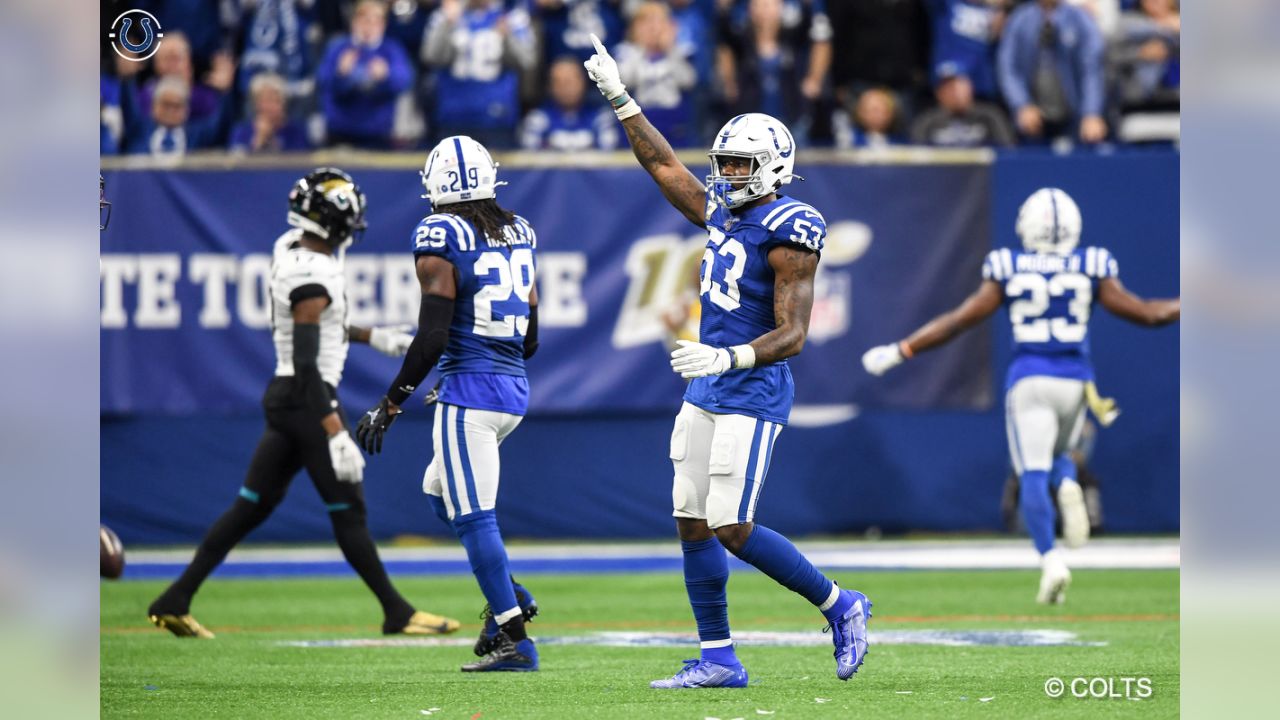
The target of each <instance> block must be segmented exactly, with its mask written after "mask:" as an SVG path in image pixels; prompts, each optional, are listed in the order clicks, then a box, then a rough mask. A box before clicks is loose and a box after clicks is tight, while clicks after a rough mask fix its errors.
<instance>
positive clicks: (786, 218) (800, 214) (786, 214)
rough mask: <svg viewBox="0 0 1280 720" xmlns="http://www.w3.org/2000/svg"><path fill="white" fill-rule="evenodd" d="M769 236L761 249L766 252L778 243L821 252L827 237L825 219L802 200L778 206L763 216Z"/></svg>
mask: <svg viewBox="0 0 1280 720" xmlns="http://www.w3.org/2000/svg"><path fill="white" fill-rule="evenodd" d="M764 226H765V228H767V229H768V230H769V237H768V238H767V239H766V240H765V241H764V243H763V244H762V245H763V249H764V251H765V252H766V253H767V252H769V251H770V250H772V249H773V248H775V247H778V246H779V245H787V246H798V247H800V248H803V249H805V250H809V251H810V252H815V253H821V252H822V246H823V241H824V240H825V239H826V237H827V221H826V220H825V219H823V217H822V214H821V213H819V212H818V211H817V210H814V209H813V208H812V207H810V206H809V205H807V204H805V203H802V202H793V203H790V204H783V205H780V206H778V207H777V208H776V209H774V210H773V211H772V212H770V213H769V214H768V215H766V216H765V218H764Z"/></svg>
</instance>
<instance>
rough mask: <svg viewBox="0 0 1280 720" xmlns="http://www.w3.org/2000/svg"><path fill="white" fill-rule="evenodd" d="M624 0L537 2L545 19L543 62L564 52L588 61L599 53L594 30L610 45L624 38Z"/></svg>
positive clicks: (537, 12) (545, 62) (602, 40)
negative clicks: (595, 45)
mask: <svg viewBox="0 0 1280 720" xmlns="http://www.w3.org/2000/svg"><path fill="white" fill-rule="evenodd" d="M621 6H622V0H564V4H563V5H560V6H558V7H542V6H541V5H538V4H535V5H534V9H533V12H534V14H535V15H537V16H538V17H540V18H541V19H542V34H543V53H542V57H543V64H544V65H548V66H549V65H550V64H551V63H553V62H555V61H556V59H558V58H560V57H562V56H564V55H572V56H574V57H576V58H578V59H579V60H582V61H584V62H585V61H586V60H588V59H590V58H591V56H592V55H594V54H595V52H596V49H595V47H594V46H593V45H592V44H591V34H592V33H595V34H596V36H597V37H599V38H600V42H602V43H604V44H605V46H606V47H613V45H614V44H616V43H618V42H621V41H622V37H623V34H624V33H625V32H626V23H624V22H623V20H622V12H621V10H620V7H621Z"/></svg>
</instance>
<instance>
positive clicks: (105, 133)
mask: <svg viewBox="0 0 1280 720" xmlns="http://www.w3.org/2000/svg"><path fill="white" fill-rule="evenodd" d="M98 128H99V134H100V138H99V145H98V153H99V154H100V155H116V154H118V153H119V152H120V145H121V143H122V142H123V140H124V112H123V111H122V110H121V108H120V81H119V80H118V79H116V78H114V77H111V76H110V75H107V74H106V73H102V74H101V76H100V78H99V82H98Z"/></svg>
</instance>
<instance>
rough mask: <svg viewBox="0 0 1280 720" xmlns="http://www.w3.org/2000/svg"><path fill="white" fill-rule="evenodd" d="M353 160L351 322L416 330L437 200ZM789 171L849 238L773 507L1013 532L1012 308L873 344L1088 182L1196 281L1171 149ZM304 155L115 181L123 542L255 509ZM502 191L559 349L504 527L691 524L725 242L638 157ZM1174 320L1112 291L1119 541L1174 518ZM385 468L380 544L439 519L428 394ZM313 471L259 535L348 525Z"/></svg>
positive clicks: (1119, 240) (1112, 215) (525, 431)
mask: <svg viewBox="0 0 1280 720" xmlns="http://www.w3.org/2000/svg"><path fill="white" fill-rule="evenodd" d="M346 169H348V170H349V171H350V172H351V173H352V174H353V175H354V176H355V177H356V179H357V180H358V181H359V182H360V183H361V185H362V186H363V187H364V188H365V190H366V191H367V192H368V195H369V200H370V211H369V219H370V229H369V232H368V233H367V235H366V237H365V241H364V242H363V243H362V244H361V245H359V246H357V247H356V248H355V249H354V250H353V251H352V252H351V253H350V254H349V255H348V257H347V273H348V278H349V283H348V300H349V305H350V308H351V310H350V312H351V315H350V322H352V323H353V324H362V325H376V324H386V323H402V322H410V323H411V322H413V321H414V320H415V319H416V316H417V303H418V297H419V292H418V288H417V285H416V281H415V280H414V277H413V269H412V260H411V257H410V248H411V247H412V242H411V240H412V238H411V237H410V235H411V233H412V231H413V228H414V226H415V225H416V223H417V221H418V220H419V219H420V218H421V217H422V215H424V214H425V212H426V210H427V208H426V205H425V201H423V200H421V199H420V198H419V195H420V194H421V186H420V185H419V183H418V177H417V173H416V171H414V170H412V169H402V170H391V169H386V168H380V169H370V168H364V167H358V166H352V167H348V168H346ZM797 170H798V172H800V173H801V174H802V175H804V176H805V177H806V178H807V181H806V182H797V183H795V184H793V185H791V186H790V187H789V190H790V191H791V192H792V193H793V194H794V196H795V197H797V198H799V199H802V200H806V201H808V202H810V203H812V204H813V205H814V206H816V207H817V208H818V209H819V210H820V211H821V212H822V213H823V214H824V215H825V216H826V219H827V222H828V224H829V226H830V228H831V232H830V238H829V239H828V241H827V249H826V251H825V252H824V253H823V256H822V262H821V265H820V268H821V269H820V275H819V277H818V280H817V287H816V301H815V305H814V313H813V317H812V322H811V328H810V337H809V342H808V343H807V344H806V346H805V348H804V352H803V353H802V354H801V355H800V356H799V357H798V358H796V359H795V360H794V361H793V365H792V367H793V371H794V375H795V379H796V388H797V406H796V409H795V411H794V412H793V414H792V423H791V426H790V427H788V428H787V429H786V430H785V431H784V432H783V433H782V434H781V436H780V437H779V439H778V442H777V446H776V449H775V452H774V456H773V461H772V463H771V465H770V470H769V477H768V481H767V483H766V484H765V486H764V489H763V491H762V495H761V500H760V504H759V514H758V518H759V520H760V522H762V523H765V524H767V525H769V526H770V527H774V528H776V529H778V530H779V531H782V532H785V533H787V534H791V535H797V536H799V535H805V534H814V533H822V534H834V533H852V532H862V531H864V530H867V529H869V528H878V529H880V530H883V531H885V532H887V533H889V532H895V531H908V530H931V531H994V530H998V529H999V528H1000V527H1001V519H1000V514H999V503H1000V494H1001V488H1002V487H1003V485H1004V482H1005V480H1006V478H1007V477H1008V475H1009V473H1010V467H1009V460H1008V451H1007V448H1006V441H1005V426H1004V418H1003V412H1002V405H1003V404H1002V402H1000V401H999V398H1000V393H1001V389H1002V388H1003V384H1004V371H1005V368H1006V367H1007V365H1008V359H1009V348H1010V331H1009V322H1008V319H1007V315H1006V314H1005V312H1003V311H1001V312H1000V313H998V314H997V315H996V316H995V317H994V318H993V319H992V321H991V322H989V323H987V324H986V325H984V326H983V327H981V328H978V329H975V330H974V331H972V332H970V333H968V334H966V335H965V336H964V337H962V338H961V339H960V340H959V341H957V342H956V343H953V344H952V345H950V346H948V347H946V348H943V349H941V350H939V351H937V352H931V353H928V354H925V355H922V356H920V357H919V358H917V359H915V360H913V361H912V362H910V363H906V364H905V365H903V366H902V367H900V368H898V369H896V370H894V372H893V373H891V374H890V375H887V376H886V377H884V378H879V379H873V378H871V377H869V376H868V375H867V374H866V373H865V372H864V371H863V370H862V367H861V364H860V362H859V358H860V356H861V354H862V353H863V352H864V351H865V350H866V349H867V348H869V347H871V346H873V345H877V344H881V343H884V342H889V341H891V340H894V339H896V338H900V337H902V336H903V335H904V334H905V333H907V332H910V331H911V330H912V329H914V328H915V327H916V326H917V325H919V324H920V323H922V322H924V321H925V320H927V319H928V318H929V317H931V316H932V315H934V314H935V313H938V312H941V311H943V310H946V309H948V308H950V307H951V306H953V305H954V304H956V303H958V302H959V301H961V300H962V299H963V298H964V297H965V296H966V295H967V294H968V293H970V292H971V291H972V290H974V289H975V288H976V287H977V286H978V284H979V282H980V267H981V262H982V258H983V256H984V254H985V253H986V252H987V251H988V250H989V249H990V248H992V247H1012V246H1015V245H1016V244H1017V242H1018V240H1017V238H1016V237H1015V236H1014V233H1013V226H1014V218H1015V215H1016V212H1017V208H1018V206H1019V204H1020V203H1021V202H1022V201H1023V199H1025V198H1026V196H1027V195H1028V194H1030V193H1031V192H1032V191H1033V190H1035V189H1037V188H1039V187H1042V186H1045V185H1054V186H1058V187H1061V188H1063V189H1064V190H1066V191H1067V192H1069V193H1070V194H1071V195H1072V196H1073V197H1074V198H1075V199H1076V201H1077V203H1078V204H1079V205H1080V208H1081V211H1082V212H1083V215H1084V239H1083V242H1085V243H1087V244H1091V245H1100V246H1104V247H1106V248H1108V249H1109V250H1110V251H1111V252H1112V253H1113V254H1114V255H1115V257H1116V258H1117V259H1118V261H1119V264H1120V268H1121V277H1122V278H1123V279H1124V283H1125V285H1126V286H1127V287H1129V288H1130V289H1132V290H1133V291H1135V292H1137V293H1139V294H1141V295H1144V296H1148V297H1168V296H1173V295H1177V293H1178V231H1179V227H1178V187H1179V178H1178V155H1177V153H1175V152H1148V153H1141V152H1139V153H1118V154H1115V155H1112V156H1100V155H1076V156H1072V157H1066V158H1062V157H1054V156H1051V155H1048V154H1046V155H1044V156H1034V155H1028V154H1027V153H1025V152H1022V153H1018V154H1014V155H1009V156H1003V155H1002V156H1000V157H998V158H996V160H995V162H994V164H990V165H983V164H977V165H966V164H942V165H864V164H855V165H845V164H833V163H821V164H817V163H815V164H811V165H809V166H805V165H804V164H802V165H798V166H797ZM302 171H304V170H299V169H293V170H288V171H284V170H274V169H244V168H241V169H235V170H224V171H218V170H192V169H184V170H176V171H156V170H112V171H109V172H108V173H107V191H108V195H109V196H110V198H109V199H110V200H112V202H113V203H114V204H115V207H114V211H115V212H114V214H113V217H112V221H111V227H110V229H109V230H108V231H107V232H105V233H103V234H102V253H103V255H102V259H103V267H102V289H101V293H102V296H101V310H102V336H101V337H102V364H101V373H102V383H101V385H102V397H101V401H102V409H103V421H102V428H101V431H102V438H101V448H102V458H101V468H102V483H101V488H102V497H101V501H102V502H101V506H102V518H103V521H104V522H106V523H107V524H108V525H110V526H112V527H113V528H114V529H115V530H116V531H117V532H118V533H119V534H120V536H121V538H122V539H123V540H124V541H125V542H126V543H175V542H187V543H189V542H195V541H198V540H199V539H200V537H201V536H202V534H203V533H204V531H205V530H206V529H207V528H208V526H209V524H210V523H212V522H213V521H214V520H215V519H216V518H217V517H218V515H219V514H220V513H221V512H222V511H223V510H224V509H225V508H226V506H227V505H228V504H230V503H231V501H232V500H233V499H234V498H235V496H236V492H237V490H238V488H239V486H240V483H241V482H242V479H243V476H244V471H245V469H246V466H247V463H248V460H249V457H250V455H251V454H252V452H253V448H254V445H255V444H256V442H257V439H258V435H259V434H260V433H261V431H262V418H261V413H260V410H259V404H258V402H259V397H260V395H261V393H262V391H263V389H265V387H266V384H267V382H268V380H269V377H270V375H271V372H272V369H273V367H274V364H273V358H272V346H271V341H270V337H269V334H268V330H267V327H266V325H267V315H266V307H267V306H266V304H265V297H264V290H265V285H264V277H265V275H266V273H267V272H268V268H269V262H270V260H269V252H270V249H271V244H272V241H273V240H274V238H275V237H276V236H277V235H278V234H279V233H280V232H282V231H283V230H284V229H285V225H284V216H285V195H286V193H287V192H288V188H289V187H290V185H291V184H292V182H293V180H294V179H295V178H296V176H297V175H298V174H300V172H302ZM502 173H503V176H504V178H505V179H507V180H509V181H510V183H511V185H510V186H508V187H505V188H503V189H502V190H501V191H500V199H501V200H502V202H503V204H504V205H507V206H508V207H510V208H512V209H514V210H515V211H517V212H519V213H520V214H522V215H524V216H525V217H527V218H529V220H530V221H531V222H532V223H533V225H534V227H535V228H536V229H537V231H538V236H539V262H538V275H539V277H538V282H539V288H538V291H539V299H540V310H539V319H540V324H541V326H542V330H541V332H540V334H541V339H542V345H541V348H540V349H539V352H538V355H537V356H536V357H534V358H533V359H532V360H531V362H530V365H529V372H530V381H531V385H532V390H533V398H532V402H531V411H530V412H531V415H530V417H528V418H527V419H526V420H525V421H524V422H523V423H522V425H521V427H520V428H519V429H518V430H517V431H516V432H515V433H513V434H512V436H511V437H510V438H509V439H508V440H507V441H506V442H505V443H504V444H503V448H502V453H503V458H502V459H503V467H502V473H503V477H502V489H501V493H500V499H499V513H500V518H501V523H502V529H503V532H504V534H505V535H507V536H511V537H562V538H563V537H598V538H609V537H658V536H664V537H673V536H674V535H673V533H674V527H673V523H672V520H671V505H670V502H671V463H670V461H669V460H668V459H667V458H668V450H669V436H670V432H671V421H672V418H673V417H674V415H675V413H676V412H677V410H678V409H679V405H680V396H681V393H682V388H683V386H682V383H681V381H680V380H679V378H677V377H676V376H674V375H673V374H672V373H671V372H670V369H669V365H668V363H667V357H666V348H667V343H668V335H669V333H670V331H669V330H668V328H667V326H668V323H670V322H673V320H672V318H673V317H675V316H678V315H679V314H680V313H679V311H680V310H681V308H682V307H683V306H684V303H685V302H687V300H688V299H689V297H690V296H691V294H692V288H693V279H694V276H695V267H696V263H697V261H698V258H699V256H700V254H701V248H702V246H703V244H704V242H705V239H704V236H703V235H702V233H701V232H700V231H698V230H697V228H694V227H693V226H691V225H689V224H688V223H686V222H684V221H683V220H682V219H681V218H680V216H679V215H678V214H677V213H676V212H675V210H673V209H672V208H670V206H668V205H667V204H666V202H665V201H664V200H663V199H662V196H661V195H660V193H659V192H658V190H657V188H656V187H655V186H654V184H653V182H652V181H651V180H650V179H649V178H648V176H647V175H645V174H644V173H643V172H642V171H641V170H639V169H638V168H635V167H634V166H631V165H630V164H629V163H628V164H627V165H625V166H621V167H599V166H593V167H582V168H566V167H556V168H538V167H520V168H511V169H508V168H507V167H505V166H504V168H503V170H502ZM1178 339H1179V329H1178V327H1177V326H1176V325H1174V326H1170V327H1166V328H1162V329H1158V330H1147V329H1143V328H1137V327H1134V326H1132V325H1130V324H1128V323H1124V322H1122V321H1120V320H1118V319H1116V318H1114V317H1111V316H1110V315H1108V314H1107V313H1106V312H1105V311H1103V310H1101V309H1098V310H1097V312H1095V313H1094V317H1093V320H1092V321H1091V323H1090V340H1091V346H1092V355H1093V360H1094V365H1095V367H1096V370H1097V374H1098V381H1099V385H1100V387H1101V389H1102V391H1103V393H1104V394H1107V395H1114V396H1115V397H1116V398H1117V399H1118V400H1119V402H1120V405H1121V407H1122V408H1123V410H1124V412H1123V414H1122V415H1121V416H1120V419H1119V420H1118V421H1117V422H1116V424H1115V425H1114V426H1112V427H1110V428H1107V429H1105V430H1102V431H1101V432H1099V434H1098V438H1097V444H1096V449H1095V450H1094V452H1093V457H1092V459H1091V463H1090V464H1091V468H1092V470H1093V472H1094V473H1095V475H1096V476H1097V477H1098V478H1099V480H1100V483H1101V492H1102V500H1103V507H1104V523H1105V529H1106V530H1107V531H1108V532H1148V533H1150V532H1177V531H1178V522H1179V510H1180V508H1179V495H1178V479H1179V466H1178V456H1179V452H1178V450H1179V447H1178V427H1179V423H1178V413H1179V385H1178V371H1179V368H1178ZM397 366H398V363H397V362H396V361H394V360H391V359H389V358H386V357H383V356H381V355H379V354H377V353H375V352H373V351H371V350H369V349H367V348H361V347H356V348H353V349H352V352H351V357H350V361H349V362H348V365H347V373H346V376H345V378H344V380H343V383H342V387H341V388H340V395H341V397H342V399H343V402H344V403H345V404H346V406H347V409H348V411H350V412H359V411H360V410H363V409H364V408H365V407H367V406H369V405H371V404H373V402H375V401H376V400H377V398H378V397H379V396H380V395H381V394H382V393H383V392H384V390H385V388H386V386H387V384H388V383H389V381H390V379H391V378H392V377H393V376H394V374H395V372H396V369H397ZM407 409H408V410H409V414H408V415H407V416H406V417H405V419H404V420H403V421H401V422H399V423H397V424H396V427H395V428H394V429H393V431H392V433H391V435H390V436H389V438H388V442H387V446H386V448H385V449H384V452H383V453H382V454H381V455H379V456H377V457H375V458H371V459H370V461H369V465H368V467H367V469H366V477H365V491H366V497H367V501H368V505H369V523H370V528H371V530H372V531H373V533H374V535H375V537H377V538H380V539H386V538H390V537H394V536H396V535H400V534H422V535H438V536H447V535H449V531H448V529H447V528H445V527H444V526H443V525H442V524H441V523H440V522H439V521H437V520H436V519H435V517H434V515H433V514H432V512H431V510H430V508H429V506H428V505H427V504H426V502H425V501H424V500H423V498H422V491H421V481H422V473H423V470H424V468H425V467H426V465H427V463H428V461H429V460H430V456H431V442H430V427H431V413H430V412H429V411H424V410H423V409H422V407H421V406H420V405H418V404H416V403H411V404H410V405H409V406H407ZM309 486H310V483H309V482H308V481H307V480H306V478H305V477H303V476H301V475H300V476H299V478H298V479H297V480H295V483H294V488H293V489H292V490H291V491H290V493H289V495H290V496H289V497H288V498H286V500H285V501H284V502H283V503H282V504H281V505H280V506H279V508H278V509H277V510H276V512H275V514H274V515H273V516H272V517H271V519H270V520H268V521H267V522H266V523H264V524H263V526H262V527H261V528H260V529H258V530H256V531H255V532H254V534H253V535H252V536H251V537H252V539H253V540H257V541H262V540H269V541H317V540H325V539H327V538H329V537H330V536H331V528H330V525H329V522H328V518H327V517H326V514H325V513H324V510H323V503H322V502H321V501H320V499H319V497H318V496H317V495H316V493H315V491H314V490H313V489H311V488H310V487H309Z"/></svg>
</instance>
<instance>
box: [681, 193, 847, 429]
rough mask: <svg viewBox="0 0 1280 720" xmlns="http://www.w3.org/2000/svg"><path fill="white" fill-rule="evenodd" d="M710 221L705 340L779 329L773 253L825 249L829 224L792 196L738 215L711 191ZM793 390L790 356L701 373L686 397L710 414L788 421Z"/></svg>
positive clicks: (746, 338) (725, 343) (721, 341)
mask: <svg viewBox="0 0 1280 720" xmlns="http://www.w3.org/2000/svg"><path fill="white" fill-rule="evenodd" d="M706 225H707V234H708V236H709V237H708V240H707V249H706V251H705V252H704V253H703V256H702V274H701V279H702V282H701V287H700V291H701V307H702V322H701V323H700V325H699V341H700V342H702V343H704V344H706V345H711V346H713V347H729V346H731V345H742V344H745V343H750V342H751V341H752V340H755V339H756V338H758V337H760V336H761V335H764V334H765V333H768V332H770V331H771V330H774V329H775V328H777V321H776V320H775V315H774V307H773V284H774V273H773V267H772V266H771V265H769V251H770V250H773V249H774V248H776V247H779V246H783V245H787V246H794V247H798V248H801V249H804V250H807V251H810V252H814V253H819V252H821V250H822V242H823V238H825V237H826V234H827V223H826V221H825V220H824V219H823V218H822V215H821V214H819V213H818V211H817V210H815V209H813V207H812V206H810V205H808V204H807V203H803V202H799V201H797V200H793V199H791V198H788V197H783V196H779V197H778V199H777V200H775V201H774V202H771V203H768V204H766V205H760V206H757V207H753V208H750V209H749V210H747V211H745V212H743V213H741V214H738V215H735V214H733V213H732V212H730V211H729V209H728V208H726V207H724V205H723V204H721V203H719V202H718V201H716V200H715V198H714V196H713V195H711V194H710V193H708V196H707V213H706ZM794 396H795V383H794V381H793V380H792V378H791V369H790V368H789V367H788V366H787V362H786V361H785V360H784V361H782V362H777V363H772V364H769V365H757V366H756V367H753V368H748V369H744V370H730V371H728V372H726V373H724V374H722V375H712V376H709V377H702V378H695V379H694V380H692V381H691V382H690V383H689V387H688V389H687V390H686V391H685V394H684V399H685V401H687V402H688V403H690V404H691V405H694V406H697V407H700V408H702V409H703V410H706V411H708V412H713V413H723V414H735V415H747V416H750V417H754V418H759V419H761V420H767V421H769V422H776V423H780V424H783V425H785V424H786V423H787V419H788V418H789V417H790V415H791V403H792V399H793V397H794Z"/></svg>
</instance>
